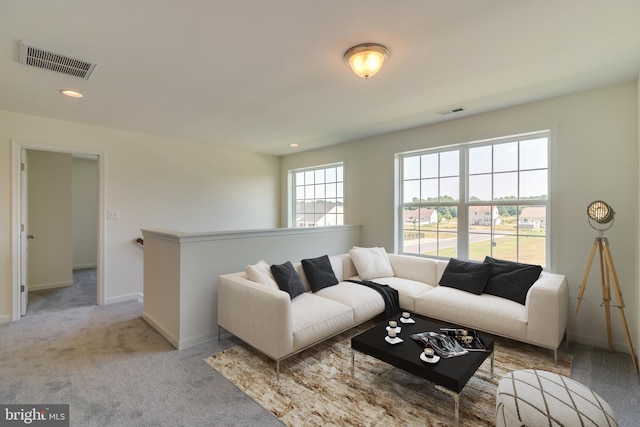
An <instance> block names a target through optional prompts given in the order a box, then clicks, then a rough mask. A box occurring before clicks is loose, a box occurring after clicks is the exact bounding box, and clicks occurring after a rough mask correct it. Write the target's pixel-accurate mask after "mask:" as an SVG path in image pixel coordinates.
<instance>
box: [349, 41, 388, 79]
mask: <svg viewBox="0 0 640 427" xmlns="http://www.w3.org/2000/svg"><path fill="white" fill-rule="evenodd" d="M388 57H389V49H387V48H386V47H384V46H382V45H380V44H376V43H363V44H359V45H357V46H354V47H352V48H351V49H349V50H347V51H346V52H345V53H344V60H345V62H346V63H347V64H349V66H350V67H351V69H352V70H353V72H354V73H356V75H357V76H360V77H362V78H363V79H365V80H367V79H368V78H369V77H373V76H375V75H376V74H377V73H378V71H380V68H382V65H383V64H384V61H386V60H387V58H388Z"/></svg>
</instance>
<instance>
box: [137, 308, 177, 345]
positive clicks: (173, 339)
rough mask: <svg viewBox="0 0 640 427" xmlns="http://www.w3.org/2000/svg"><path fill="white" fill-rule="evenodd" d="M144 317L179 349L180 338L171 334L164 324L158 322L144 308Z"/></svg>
mask: <svg viewBox="0 0 640 427" xmlns="http://www.w3.org/2000/svg"><path fill="white" fill-rule="evenodd" d="M142 318H143V319H144V320H145V321H146V322H147V323H148V324H150V325H151V326H152V327H153V329H155V330H156V331H158V333H159V334H160V335H162V336H163V337H164V339H166V340H167V341H169V343H170V344H171V345H172V346H174V347H175V348H177V349H179V348H180V347H179V345H178V340H177V339H176V338H175V337H174V336H173V335H172V334H171V333H169V332H168V331H167V330H166V328H164V326H162V325H161V324H160V323H159V322H157V321H156V320H155V319H154V318H153V317H152V316H150V315H149V314H147V313H145V311H144V310H142Z"/></svg>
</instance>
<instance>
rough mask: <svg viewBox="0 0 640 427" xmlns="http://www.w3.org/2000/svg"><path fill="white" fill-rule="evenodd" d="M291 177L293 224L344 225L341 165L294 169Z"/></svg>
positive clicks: (295, 225)
mask: <svg viewBox="0 0 640 427" xmlns="http://www.w3.org/2000/svg"><path fill="white" fill-rule="evenodd" d="M289 174H290V176H291V177H292V184H293V185H292V188H293V194H294V195H295V198H294V200H293V209H292V210H293V215H292V217H293V220H292V221H291V222H292V223H293V226H294V227H319V226H327V225H342V224H344V195H343V165H342V163H337V164H333V165H327V166H320V167H316V168H309V169H296V170H293V171H290V172H289Z"/></svg>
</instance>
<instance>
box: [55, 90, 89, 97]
mask: <svg viewBox="0 0 640 427" xmlns="http://www.w3.org/2000/svg"><path fill="white" fill-rule="evenodd" d="M60 93H61V94H63V95H66V96H69V97H71V98H82V97H83V96H84V95H83V94H81V93H80V92H77V91H75V90H70V89H60Z"/></svg>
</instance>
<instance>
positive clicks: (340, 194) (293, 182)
mask: <svg viewBox="0 0 640 427" xmlns="http://www.w3.org/2000/svg"><path fill="white" fill-rule="evenodd" d="M329 169H336V181H335V183H336V196H335V197H327V193H328V191H327V184H332V183H333V182H334V181H330V182H327V181H326V179H325V180H324V182H322V183H319V184H316V183H315V180H314V184H308V183H305V184H302V185H300V183H299V181H298V179H297V177H298V176H299V175H298V174H305V176H308V174H316V173H318V172H322V173H326V171H327V170H329ZM338 169H340V170H341V175H340V176H338V175H339V173H340V171H339V170H338ZM288 176H289V186H288V187H289V215H288V217H289V218H288V223H289V227H293V228H301V227H310V226H318V227H328V226H333V225H343V224H344V217H345V207H344V206H345V198H344V162H337V163H330V164H326V165H320V166H313V167H306V168H298V169H291V170H289V171H288ZM311 185H313V186H314V187H315V189H314V190H313V191H312V192H313V193H314V194H313V197H307V194H305V196H304V197H303V198H299V197H298V196H297V192H298V187H303V186H304V187H310V186H311ZM317 186H322V187H323V189H324V190H323V191H322V193H321V194H320V197H318V195H317V194H315V193H316V189H317ZM308 191H311V189H310V188H308ZM334 199H335V200H336V201H341V203H342V205H341V206H340V207H337V206H336V209H338V212H336V213H335V214H331V215H336V220H337V221H336V222H337V223H336V224H333V223H331V224H326V223H325V224H322V225H315V224H314V225H300V224H299V223H298V222H297V204H298V201H299V200H305V201H307V200H315V201H317V202H326V201H327V200H334ZM318 213H320V212H318ZM318 213H316V214H318ZM338 218H341V221H340V220H338Z"/></svg>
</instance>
